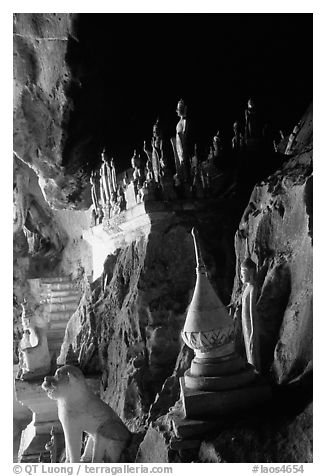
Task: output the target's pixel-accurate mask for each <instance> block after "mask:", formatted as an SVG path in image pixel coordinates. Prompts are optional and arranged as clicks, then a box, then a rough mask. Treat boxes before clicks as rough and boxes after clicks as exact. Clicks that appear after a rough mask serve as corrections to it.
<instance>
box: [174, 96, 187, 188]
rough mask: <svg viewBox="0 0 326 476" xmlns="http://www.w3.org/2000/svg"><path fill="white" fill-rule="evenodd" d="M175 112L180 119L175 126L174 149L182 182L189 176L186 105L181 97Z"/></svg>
mask: <svg viewBox="0 0 326 476" xmlns="http://www.w3.org/2000/svg"><path fill="white" fill-rule="evenodd" d="M176 113H177V115H178V116H179V118H180V120H179V122H178V123H177V126H176V136H175V149H176V153H177V158H178V161H179V170H178V169H177V172H178V175H180V178H181V180H182V181H183V182H186V181H188V178H189V170H188V168H189V164H188V156H187V144H186V139H187V129H188V121H187V106H186V104H185V102H184V100H183V99H180V101H179V102H178V105H177V109H176Z"/></svg>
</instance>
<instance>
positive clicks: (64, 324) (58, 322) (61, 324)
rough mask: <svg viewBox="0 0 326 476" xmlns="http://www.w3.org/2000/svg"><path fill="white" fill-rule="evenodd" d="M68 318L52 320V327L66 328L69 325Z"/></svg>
mask: <svg viewBox="0 0 326 476" xmlns="http://www.w3.org/2000/svg"><path fill="white" fill-rule="evenodd" d="M67 322H68V321H67V319H61V320H60V319H57V320H56V321H51V324H50V329H53V330H55V329H63V330H66V327H67Z"/></svg>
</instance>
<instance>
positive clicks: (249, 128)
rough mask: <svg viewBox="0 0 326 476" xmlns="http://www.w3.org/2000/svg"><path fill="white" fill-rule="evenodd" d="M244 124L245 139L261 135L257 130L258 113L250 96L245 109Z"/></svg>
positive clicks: (256, 137)
mask: <svg viewBox="0 0 326 476" xmlns="http://www.w3.org/2000/svg"><path fill="white" fill-rule="evenodd" d="M245 124H246V131H245V136H246V140H247V141H248V140H250V139H258V138H259V136H260V135H261V134H260V131H259V120H258V113H257V109H256V105H255V103H254V101H253V99H252V98H250V99H248V107H247V109H246V110H245Z"/></svg>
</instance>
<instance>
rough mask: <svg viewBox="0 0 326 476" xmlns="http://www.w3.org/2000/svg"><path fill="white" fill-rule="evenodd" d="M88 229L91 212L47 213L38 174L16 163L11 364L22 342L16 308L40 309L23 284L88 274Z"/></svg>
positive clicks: (63, 211) (53, 211) (89, 255)
mask: <svg viewBox="0 0 326 476" xmlns="http://www.w3.org/2000/svg"><path fill="white" fill-rule="evenodd" d="M89 224H90V212H89V211H87V212H84V211H71V210H53V209H51V208H50V206H49V204H48V203H47V202H46V200H45V199H44V196H43V193H42V191H41V189H40V186H39V182H38V177H37V175H36V173H35V172H34V171H33V170H32V169H31V168H30V167H29V166H27V165H26V164H24V163H23V162H22V161H20V160H19V159H16V158H14V235H13V293H14V341H15V342H14V362H17V343H18V341H19V340H20V338H21V325H20V315H21V306H20V305H21V303H22V302H23V300H24V299H27V300H28V302H29V306H30V310H32V309H34V308H35V306H37V305H38V303H37V302H35V299H34V298H33V296H32V294H31V293H30V289H29V285H28V282H27V280H28V279H32V278H41V277H50V276H54V277H56V276H59V275H65V276H71V278H72V279H74V280H76V279H79V278H81V277H82V276H84V275H88V274H90V273H91V266H92V259H91V254H90V253H91V250H90V247H89V245H88V244H87V243H86V242H85V241H84V240H83V239H82V232H83V229H87V228H89Z"/></svg>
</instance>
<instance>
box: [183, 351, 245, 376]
mask: <svg viewBox="0 0 326 476" xmlns="http://www.w3.org/2000/svg"><path fill="white" fill-rule="evenodd" d="M245 367H246V362H245V360H244V359H243V358H242V357H240V356H239V355H238V354H236V353H235V352H233V353H231V354H229V355H226V356H222V357H216V358H208V359H207V358H201V357H195V358H194V359H193V361H192V362H191V367H190V373H191V375H192V376H193V377H216V376H221V375H229V374H234V373H236V372H239V371H241V370H243V369H244V368H245Z"/></svg>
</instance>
